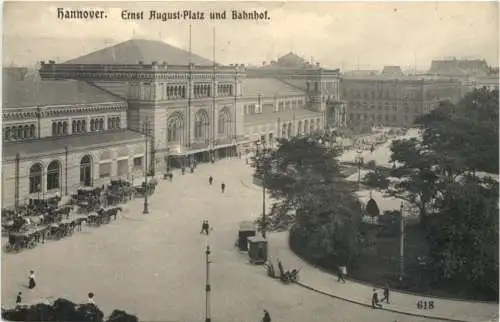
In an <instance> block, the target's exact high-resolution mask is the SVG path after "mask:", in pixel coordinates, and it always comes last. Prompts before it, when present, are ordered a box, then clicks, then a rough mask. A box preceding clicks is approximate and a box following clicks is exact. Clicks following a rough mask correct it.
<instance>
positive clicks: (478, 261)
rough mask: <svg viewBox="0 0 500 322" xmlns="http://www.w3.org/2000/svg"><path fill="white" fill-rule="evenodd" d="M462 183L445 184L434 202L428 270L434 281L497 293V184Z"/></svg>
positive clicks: (473, 180) (468, 180) (471, 179)
mask: <svg viewBox="0 0 500 322" xmlns="http://www.w3.org/2000/svg"><path fill="white" fill-rule="evenodd" d="M464 181H465V182H463V183H461V182H454V183H446V184H447V187H446V190H445V191H446V194H445V195H443V196H442V198H440V199H439V200H437V201H436V202H438V203H439V205H438V207H439V212H438V214H437V215H436V216H435V217H434V218H433V224H432V225H431V226H430V227H429V234H428V239H429V242H430V247H431V253H430V257H431V268H432V269H433V271H434V273H435V274H434V277H435V279H436V280H439V281H449V282H452V283H458V284H459V285H467V284H468V285H472V286H473V287H474V288H482V289H483V290H484V289H489V290H493V291H495V292H497V293H498V288H497V284H498V182H495V181H493V180H490V179H485V180H481V179H478V178H476V177H473V176H468V177H467V178H465V179H464ZM495 281H496V282H495Z"/></svg>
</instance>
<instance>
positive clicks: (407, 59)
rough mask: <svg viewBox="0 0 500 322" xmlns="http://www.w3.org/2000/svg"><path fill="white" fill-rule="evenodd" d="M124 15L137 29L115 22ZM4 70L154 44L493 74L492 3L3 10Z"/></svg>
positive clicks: (15, 6) (237, 59) (243, 58)
mask: <svg viewBox="0 0 500 322" xmlns="http://www.w3.org/2000/svg"><path fill="white" fill-rule="evenodd" d="M57 8H65V9H81V10H84V9H92V10H105V11H106V13H107V17H108V18H107V19H105V20H100V21H99V20H98V21H95V20H94V21H92V20H87V21H82V20H60V19H58V18H57ZM122 10H131V11H141V10H142V11H144V18H145V20H142V21H137V20H136V21H131V20H128V21H126V20H122V18H121V12H122ZM150 10H157V11H170V12H172V11H178V10H181V11H182V10H192V11H203V12H205V16H206V17H205V20H203V21H195V20H175V21H167V22H161V21H149V20H148V18H149V11H150ZM224 10H226V12H227V15H228V18H229V14H230V12H231V10H248V11H251V10H258V11H261V12H263V11H265V10H267V11H268V14H269V16H270V19H269V20H264V21H235V20H232V19H226V20H219V21H213V20H209V19H208V12H210V11H214V12H221V11H224ZM3 14H4V16H3V18H4V19H3V37H4V39H3V58H2V61H3V63H4V64H7V65H32V64H35V62H38V61H40V60H49V59H54V60H56V61H57V62H62V61H64V60H69V59H72V58H75V57H78V56H80V55H83V54H87V53H89V52H91V51H94V50H96V49H100V48H103V47H106V46H110V45H113V44H116V43H119V42H121V41H125V40H128V39H131V38H144V39H153V40H162V41H164V42H167V43H169V44H171V45H174V46H177V47H180V48H183V49H186V50H187V49H188V48H189V24H191V25H192V27H191V28H192V41H191V44H192V50H193V52H194V53H196V54H199V55H201V56H203V57H206V58H208V59H212V56H213V54H212V53H213V46H212V44H213V30H214V28H215V44H216V46H215V48H216V49H215V52H216V60H217V61H218V62H219V63H223V64H234V63H238V64H241V63H243V64H253V65H261V64H262V62H263V61H270V60H275V59H276V58H278V57H280V56H282V55H285V54H287V53H288V52H294V53H297V54H298V55H300V56H302V57H304V58H306V59H307V60H312V61H314V62H320V63H321V65H323V66H327V67H337V68H341V69H342V70H349V69H380V68H382V67H383V66H384V65H400V66H402V68H403V69H406V68H416V69H418V70H427V69H428V68H429V67H430V63H431V61H432V59H443V58H449V57H457V59H460V58H469V59H486V60H487V62H488V63H489V64H492V65H495V66H498V57H499V52H498V45H499V35H498V30H499V28H498V27H499V26H498V3H497V2H419V3H416V2H350V3H348V2H286V3H285V2H266V3H264V2H239V3H234V2H192V1H191V2H134V3H132V2H90V1H87V2H57V3H56V2H20V1H15V2H4V13H3Z"/></svg>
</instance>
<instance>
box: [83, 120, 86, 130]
mask: <svg viewBox="0 0 500 322" xmlns="http://www.w3.org/2000/svg"><path fill="white" fill-rule="evenodd" d="M82 132H87V122H86V121H85V120H83V121H82Z"/></svg>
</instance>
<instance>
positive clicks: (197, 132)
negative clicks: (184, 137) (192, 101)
mask: <svg viewBox="0 0 500 322" xmlns="http://www.w3.org/2000/svg"><path fill="white" fill-rule="evenodd" d="M208 131H209V119H208V114H207V111H205V110H199V111H198V112H197V113H196V115H195V117H194V137H195V139H204V140H205V141H206V140H208Z"/></svg>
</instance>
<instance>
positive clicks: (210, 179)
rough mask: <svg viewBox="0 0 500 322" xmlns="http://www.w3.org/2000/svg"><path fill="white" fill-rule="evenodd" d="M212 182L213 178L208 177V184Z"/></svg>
mask: <svg viewBox="0 0 500 322" xmlns="http://www.w3.org/2000/svg"><path fill="white" fill-rule="evenodd" d="M212 182H214V178H213V177H212V176H210V177H209V178H208V183H209V184H210V185H212Z"/></svg>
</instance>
